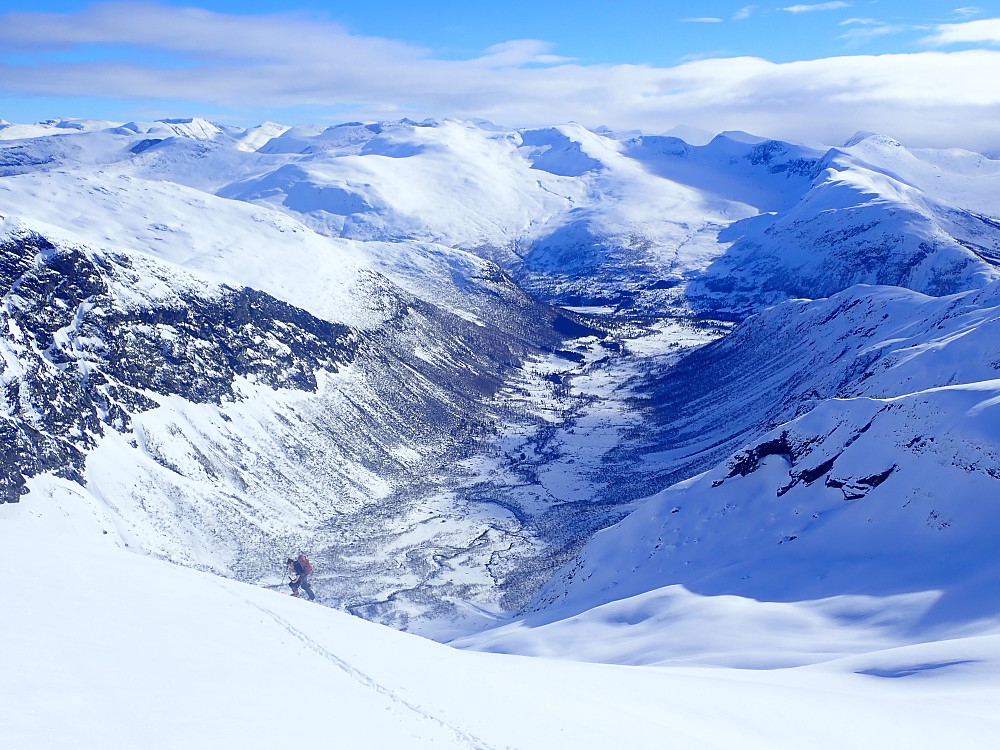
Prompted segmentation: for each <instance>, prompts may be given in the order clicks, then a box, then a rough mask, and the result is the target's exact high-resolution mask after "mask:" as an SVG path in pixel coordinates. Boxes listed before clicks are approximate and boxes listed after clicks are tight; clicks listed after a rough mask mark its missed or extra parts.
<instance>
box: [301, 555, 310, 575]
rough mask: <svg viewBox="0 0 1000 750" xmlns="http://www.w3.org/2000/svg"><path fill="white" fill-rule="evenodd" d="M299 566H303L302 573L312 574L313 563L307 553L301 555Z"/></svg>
mask: <svg viewBox="0 0 1000 750" xmlns="http://www.w3.org/2000/svg"><path fill="white" fill-rule="evenodd" d="M298 562H299V566H300V567H301V568H302V575H304V576H310V575H312V572H313V566H312V563H310V562H309V558H308V557H306V556H305V555H299V560H298Z"/></svg>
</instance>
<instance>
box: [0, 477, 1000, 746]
mask: <svg viewBox="0 0 1000 750" xmlns="http://www.w3.org/2000/svg"><path fill="white" fill-rule="evenodd" d="M45 490H46V491H45V497H44V498H42V499H40V501H39V502H37V503H35V504H34V505H28V504H23V505H21V506H17V507H10V506H6V507H5V508H4V514H5V518H4V521H3V523H0V565H2V568H3V569H4V570H6V571H12V572H13V571H25V573H24V575H21V576H19V575H17V574H16V573H12V574H11V575H7V576H4V578H3V580H2V581H0V598H2V600H3V601H4V602H5V603H6V604H7V605H8V606H7V607H6V608H5V614H4V617H3V618H0V644H3V646H4V669H3V670H0V697H2V700H0V722H2V726H3V737H4V742H5V745H6V746H7V747H11V748H17V750H42V749H43V748H52V747H74V748H80V749H81V750H89V749H90V748H108V747H134V746H141V747H144V748H149V750H159V748H164V749H166V748H177V747H240V748H245V749H246V750H256V749H258V748H260V749H261V750H263V749H264V748H272V747H275V746H286V745H295V746H311V745H329V744H331V743H333V744H335V745H337V746H350V747H365V748H400V747H406V748H425V747H434V748H452V747H454V748H477V749H478V750H491V749H493V748H497V749H499V748H517V750H530V749H531V748H538V749H539V750H542V749H544V750H550V749H551V748H557V747H559V748H561V747H573V748H595V749H596V748H608V747H663V746H668V747H684V748H691V749H692V750H700V749H702V748H704V749H706V750H707V749H708V748H742V749H755V748H760V749H761V750H764V749H767V750H771V749H772V748H775V747H789V748H790V747H803V746H808V747H810V748H816V749H817V750H825V749H826V748H829V749H830V750H841V748H844V747H851V748H858V749H859V750H862V749H868V748H871V749H872V750H874V748H883V747H896V746H900V747H907V748H914V750H917V749H921V748H928V749H930V748H939V747H945V746H953V745H954V746H961V747H986V746H989V744H990V742H992V739H993V738H994V737H995V736H996V733H997V731H1000V720H998V718H997V714H996V711H995V706H996V701H997V699H998V698H1000V662H998V660H997V656H996V654H997V645H998V644H997V638H998V637H997V636H986V637H978V638H971V637H970V638H963V639H958V640H953V641H950V642H942V643H935V644H928V645H924V646H919V647H908V648H896V649H888V650H880V651H873V652H871V653H866V654H864V655H862V656H857V657H853V658H846V659H840V660H837V661H833V662H830V663H827V664H822V665H816V666H812V667H806V668H798V669H773V670H766V671H747V670H736V669H730V668H704V667H701V668H699V667H695V666H675V667H669V668H639V667H621V666H607V665H601V664H581V663H572V662H570V661H554V660H548V659H527V658H524V657H516V656H498V655H494V654H481V653H471V652H462V651H458V650H454V649H450V648H447V647H445V646H442V645H439V644H435V643H432V642H430V641H427V640H424V639H421V638H417V637H414V636H411V635H407V634H404V633H398V632H394V631H391V630H388V629H386V628H383V627H380V626H378V625H373V624H371V623H367V622H364V621H362V620H360V619H357V618H353V617H350V616H347V615H344V614H342V613H339V612H335V611H333V610H330V609H328V608H325V607H319V606H316V605H314V604H310V603H308V602H305V601H300V600H295V599H292V598H290V597H287V596H282V595H280V594H278V593H275V592H272V591H268V590H266V589H263V588H259V587H251V586H247V585H244V584H240V583H236V582H233V581H226V580H222V579H219V578H215V577H213V576H209V575H206V574H204V573H199V572H196V571H191V570H186V569H183V568H178V567H175V566H172V565H169V564H166V563H163V562H160V561H157V560H152V559H149V558H145V557H142V556H139V555H135V554H131V553H129V552H128V551H126V550H124V549H123V548H122V544H123V540H122V539H121V538H120V537H118V536H117V534H116V532H115V529H114V524H115V518H114V517H113V515H111V514H108V513H107V508H105V507H102V506H100V504H90V503H89V502H88V499H87V497H86V495H84V494H83V493H81V492H80V491H79V490H78V489H77V488H74V487H73V485H71V484H68V483H64V482H61V481H59V480H55V481H52V482H48V483H47V484H46V486H45ZM102 532H104V533H102ZM40 561H44V566H43V567H42V566H41V564H40ZM33 572H34V573H33ZM746 636H747V637H748V638H749V639H751V640H752V638H753V632H750V633H746Z"/></svg>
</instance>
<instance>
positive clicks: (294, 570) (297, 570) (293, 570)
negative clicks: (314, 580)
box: [285, 557, 316, 601]
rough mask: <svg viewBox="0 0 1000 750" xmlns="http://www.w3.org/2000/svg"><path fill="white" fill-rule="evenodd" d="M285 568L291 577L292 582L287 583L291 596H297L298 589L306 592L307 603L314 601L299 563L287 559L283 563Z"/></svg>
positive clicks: (314, 596) (307, 580) (310, 588)
mask: <svg viewBox="0 0 1000 750" xmlns="http://www.w3.org/2000/svg"><path fill="white" fill-rule="evenodd" d="M285 567H286V568H287V570H288V571H289V575H291V576H292V580H291V581H289V583H288V586H289V588H291V589H292V596H298V595H299V589H300V588H301V589H302V590H303V591H305V592H306V594H308V595H309V601H312V600H313V599H315V598H316V595H315V594H314V593H313V590H312V587H311V586H310V585H309V579H308V577H307V576H306V572H305V571H304V570H303V569H302V566H301V565H300V564H299V561H298V560H293V559H292V558H290V557H289V558H288V560H286V561H285Z"/></svg>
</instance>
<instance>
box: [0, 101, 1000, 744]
mask: <svg viewBox="0 0 1000 750" xmlns="http://www.w3.org/2000/svg"><path fill="white" fill-rule="evenodd" d="M0 293H2V301H0V334H2V335H0V380H2V386H3V398H4V401H3V406H4V411H3V414H2V415H0V435H2V444H0V560H2V566H3V572H4V575H3V576H2V578H0V601H2V603H3V609H2V614H0V664H2V668H0V748H3V749H4V750H6V749H7V748H11V749H12V750H42V749H45V750H47V749H49V748H86V749H88V750H89V749H91V748H101V749H102V750H104V749H106V748H135V747H141V748H144V749H147V750H159V749H160V748H164V749H166V748H240V749H244V748H247V749H254V748H273V747H276V746H308V747H355V748H393V749H394V750H401V749H402V748H410V747H413V748H422V747H443V748H444V747H456V748H481V749H483V750H491V749H496V750H500V749H501V748H513V749H516V750H521V749H525V750H526V749H528V748H539V749H546V750H552V749H559V748H567V749H568V748H572V749H573V750H579V749H581V748H671V749H674V748H676V749H678V750H688V749H690V750H701V749H703V748H704V749H709V748H712V749H720V748H723V749H725V750H730V749H731V750H754V749H757V748H760V749H761V750H764V749H768V750H773V749H775V748H782V749H783V748H790V749H791V748H795V749H798V748H810V750H814V749H815V750H821V749H825V748H830V749H831V750H833V749H836V750H846V749H848V748H851V749H853V748H879V749H880V750H882V749H886V748H907V749H908V750H910V749H917V748H989V747H996V746H997V741H998V740H997V737H1000V159H998V158H997V155H989V154H978V153H972V152H968V151H963V150H958V149H953V150H929V149H909V148H906V147H905V146H903V145H902V144H900V143H898V142H897V141H895V140H893V139H892V138H889V137H887V136H884V135H877V134H871V133H859V134H858V135H856V136H855V137H853V138H852V139H850V140H849V141H848V142H847V143H845V144H843V145H838V146H831V147H826V146H823V147H820V146H818V145H816V144H813V145H798V144H792V143H784V142H780V141H774V140H768V139H766V138H761V137H757V136H753V135H749V134H747V133H742V132H726V133H721V134H719V135H717V136H716V137H714V138H713V139H711V140H710V141H709V142H707V143H703V144H690V143H686V142H685V141H683V140H680V139H678V138H674V137H668V136H649V135H643V134H641V133H638V132H612V131H609V130H606V129H602V130H597V131H591V130H587V129H585V128H583V127H581V126H579V125H575V124H570V125H560V126H557V127H551V128H542V129H522V130H512V129H506V128H503V127H500V126H497V125H494V124H492V123H489V122H478V121H477V122H465V121H454V120H442V121H425V122H420V123H417V122H412V121H409V120H401V121H397V122H383V123H347V124H343V125H338V126H335V127H330V128H320V127H287V126H283V125H278V124H275V123H265V124H263V125H260V126H258V127H255V128H250V129H244V128H238V127H231V126H227V125H222V124H217V123H212V122H208V121H206V120H202V119H198V118H191V119H184V120H162V121H156V122H130V123H125V124H122V123H116V122H103V121H91V120H72V119H70V120H51V121H47V122H42V123H35V124H30V125H22V124H10V123H7V122H5V121H0ZM299 552H305V553H306V554H308V555H309V557H310V559H311V560H312V563H313V566H314V568H315V573H314V574H313V575H312V576H311V581H312V586H313V588H314V590H315V591H316V594H317V602H316V603H310V602H308V601H304V600H302V599H300V598H296V597H291V596H287V595H286V594H288V593H290V592H289V590H288V588H287V587H286V586H285V581H286V580H287V579H286V578H285V577H284V560H285V558H286V557H288V556H289V555H294V554H297V553H299Z"/></svg>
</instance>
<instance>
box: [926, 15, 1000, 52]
mask: <svg viewBox="0 0 1000 750" xmlns="http://www.w3.org/2000/svg"><path fill="white" fill-rule="evenodd" d="M923 41H924V43H926V44H930V45H932V46H935V47H946V46H948V45H950V44H977V43H982V42H986V43H988V44H990V43H992V44H1000V18H984V19H982V20H979V21H966V22H965V23H945V24H941V25H940V26H938V27H937V28H935V29H934V33H932V34H931V35H930V36H928V37H925V38H924V40H923Z"/></svg>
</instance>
